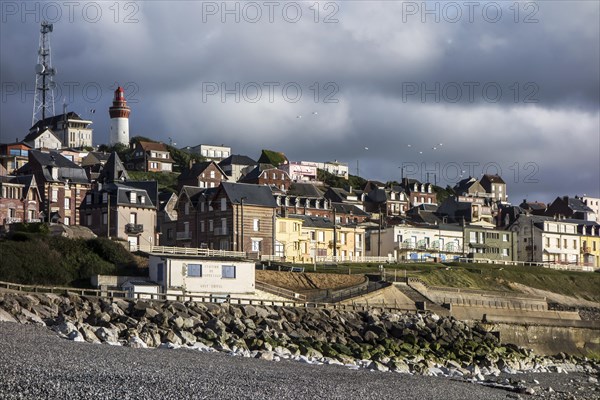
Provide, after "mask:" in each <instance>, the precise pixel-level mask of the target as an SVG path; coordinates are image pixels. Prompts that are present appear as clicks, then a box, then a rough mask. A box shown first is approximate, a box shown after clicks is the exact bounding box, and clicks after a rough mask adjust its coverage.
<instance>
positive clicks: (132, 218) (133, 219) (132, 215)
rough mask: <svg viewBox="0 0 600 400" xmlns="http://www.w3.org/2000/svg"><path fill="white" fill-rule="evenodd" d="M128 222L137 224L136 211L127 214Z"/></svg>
mask: <svg viewBox="0 0 600 400" xmlns="http://www.w3.org/2000/svg"><path fill="white" fill-rule="evenodd" d="M129 223H130V224H137V214H136V213H130V214H129Z"/></svg>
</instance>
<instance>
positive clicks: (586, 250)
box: [581, 246, 592, 254]
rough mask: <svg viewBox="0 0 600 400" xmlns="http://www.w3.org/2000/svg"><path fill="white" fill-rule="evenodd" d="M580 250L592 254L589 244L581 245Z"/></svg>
mask: <svg viewBox="0 0 600 400" xmlns="http://www.w3.org/2000/svg"><path fill="white" fill-rule="evenodd" d="M581 252H582V253H583V254H592V248H591V247H589V246H582V247H581Z"/></svg>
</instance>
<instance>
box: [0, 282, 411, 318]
mask: <svg viewBox="0 0 600 400" xmlns="http://www.w3.org/2000/svg"><path fill="white" fill-rule="evenodd" d="M0 288H5V289H9V290H15V291H19V292H24V293H56V294H68V293H74V294H77V295H80V296H91V297H116V298H124V297H127V296H132V297H129V299H130V300H152V301H166V300H175V301H179V302H185V301H192V302H198V303H228V304H237V305H246V304H249V305H260V306H276V307H298V308H316V309H326V310H341V311H370V310H382V311H412V312H414V310H407V309H404V308H398V307H393V306H392V305H391V304H389V305H386V304H385V303H377V304H375V303H372V304H369V303H366V304H331V303H317V302H306V301H304V302H303V301H292V300H290V301H285V300H261V299H251V298H243V297H229V296H227V297H223V296H211V295H196V294H165V293H160V294H156V293H133V294H132V293H129V292H126V291H122V290H96V289H80V288H69V287H50V286H33V285H21V284H16V283H9V282H2V281H0Z"/></svg>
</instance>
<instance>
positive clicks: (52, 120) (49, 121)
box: [29, 111, 85, 131]
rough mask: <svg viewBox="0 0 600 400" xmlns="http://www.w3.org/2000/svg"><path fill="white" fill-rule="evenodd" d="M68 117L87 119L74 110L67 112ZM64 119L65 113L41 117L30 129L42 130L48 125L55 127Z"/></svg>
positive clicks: (80, 119)
mask: <svg viewBox="0 0 600 400" xmlns="http://www.w3.org/2000/svg"><path fill="white" fill-rule="evenodd" d="M66 117H67V118H66V119H71V120H79V121H85V120H84V119H82V118H81V117H80V116H79V115H78V114H77V113H75V112H73V111H69V112H68V113H67V114H66ZM63 120H65V114H59V115H55V116H53V117H48V118H46V119H40V120H39V121H37V122H36V123H35V124H33V126H32V127H31V128H30V129H29V130H30V131H31V130H34V129H38V128H39V130H40V131H41V130H44V129H45V128H46V127H53V128H54V127H56V125H57V124H58V123H59V122H60V121H63Z"/></svg>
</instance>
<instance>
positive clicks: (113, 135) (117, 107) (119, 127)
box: [108, 86, 131, 146]
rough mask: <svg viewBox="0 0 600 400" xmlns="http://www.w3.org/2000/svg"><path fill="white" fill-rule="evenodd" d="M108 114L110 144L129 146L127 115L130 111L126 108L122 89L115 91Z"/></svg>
mask: <svg viewBox="0 0 600 400" xmlns="http://www.w3.org/2000/svg"><path fill="white" fill-rule="evenodd" d="M108 112H109V114H110V144H111V145H114V144H117V143H122V144H124V145H126V146H128V145H129V114H130V113H131V109H130V108H129V107H128V106H127V101H126V100H125V93H124V91H123V88H122V87H121V86H119V87H118V88H117V90H115V98H114V99H113V105H112V107H110V108H109V110H108Z"/></svg>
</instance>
